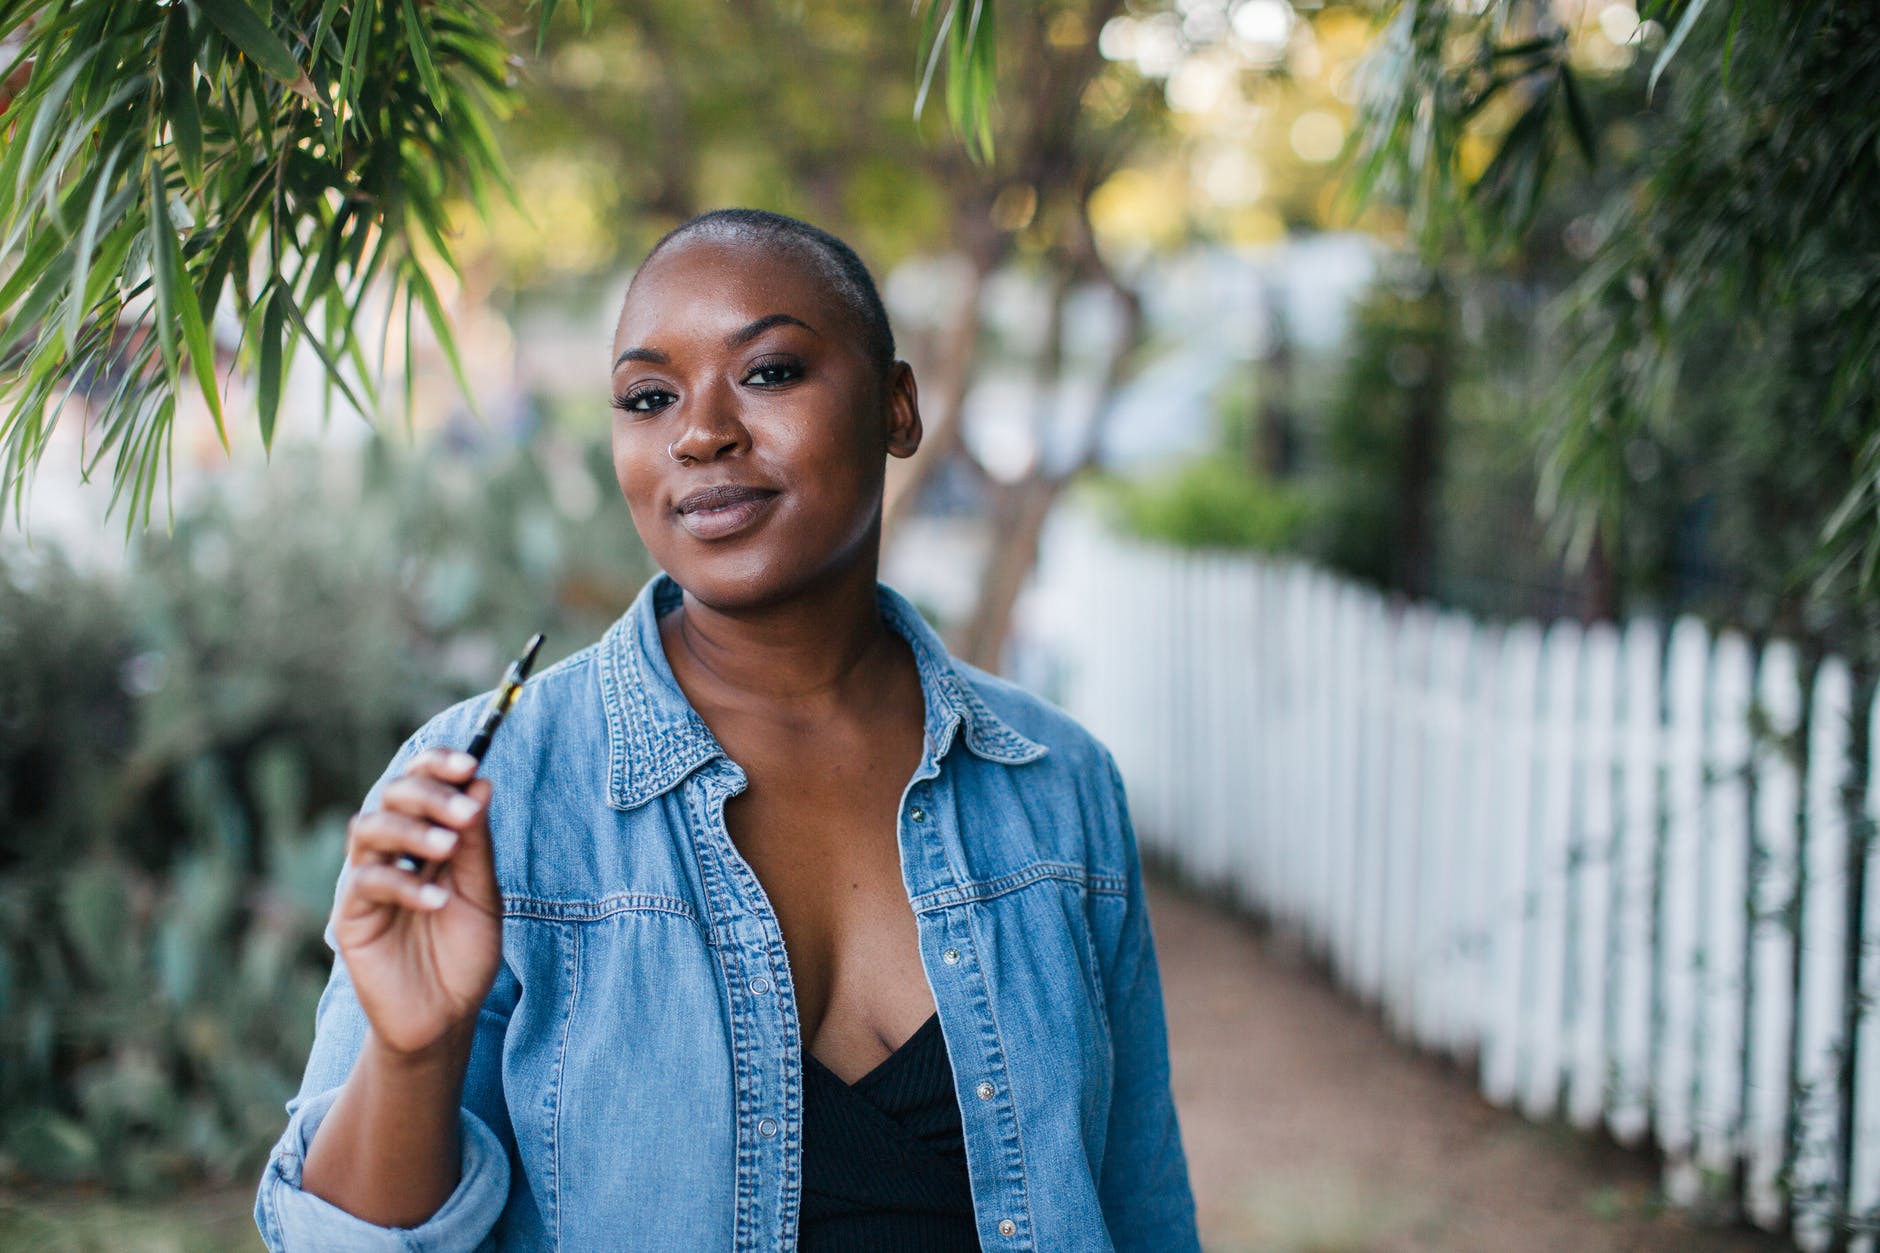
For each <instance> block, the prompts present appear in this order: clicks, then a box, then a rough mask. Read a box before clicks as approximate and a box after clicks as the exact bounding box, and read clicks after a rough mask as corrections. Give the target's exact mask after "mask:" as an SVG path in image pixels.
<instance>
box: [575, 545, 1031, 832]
mask: <svg viewBox="0 0 1880 1253" xmlns="http://www.w3.org/2000/svg"><path fill="white" fill-rule="evenodd" d="M875 587H876V594H877V598H878V601H879V603H880V606H881V614H882V617H883V618H884V619H886V621H887V623H888V625H889V626H890V627H892V628H893V629H894V630H895V631H896V632H897V633H898V634H900V635H901V636H902V637H903V638H905V639H906V640H907V642H908V645H909V646H910V647H911V648H912V649H913V650H914V661H915V664H916V666H917V667H918V669H919V672H920V688H921V694H922V696H923V697H924V698H925V700H926V706H927V716H926V737H927V750H928V752H929V753H931V755H932V760H933V761H934V762H939V761H940V760H941V759H942V758H944V757H945V756H946V754H947V750H948V749H949V748H951V747H952V744H953V736H954V733H955V732H957V731H960V730H961V729H962V728H963V729H964V738H965V741H966V746H967V747H968V748H969V749H971V750H972V751H973V752H974V753H977V754H978V755H979V756H981V757H983V758H985V759H986V760H988V761H996V762H1003V763H1005V764H1007V765H1018V764H1020V763H1023V762H1027V761H1034V760H1036V759H1037V758H1039V757H1042V756H1044V754H1045V751H1046V750H1045V746H1044V745H1042V744H1040V743H1038V742H1037V741H1035V740H1032V739H1028V738H1027V737H1025V736H1023V735H1020V734H1019V733H1018V732H1017V731H1015V730H1013V729H1012V727H1011V725H1010V724H1008V723H1007V722H1006V721H1005V720H1004V719H1002V718H1000V717H999V716H998V715H997V714H996V713H994V712H993V711H992V709H991V708H990V707H989V706H987V704H986V703H985V701H984V699H983V698H981V697H980V695H979V693H978V692H977V691H975V690H974V689H973V686H972V684H970V683H969V682H967V680H966V677H965V676H964V675H962V674H961V673H960V672H959V670H958V668H957V667H956V666H955V665H954V662H953V658H952V657H950V656H949V655H948V654H947V651H946V645H945V644H943V643H942V642H941V640H940V637H939V636H938V635H936V634H935V633H934V630H933V628H932V627H930V626H928V625H927V622H926V619H924V618H922V617H921V616H920V611H919V610H917V609H915V608H914V606H913V604H912V602H910V601H909V600H908V599H907V598H906V597H904V596H902V595H901V594H900V593H899V592H897V591H895V590H894V589H893V588H891V587H889V586H888V585H887V584H885V583H877V584H876V585H875ZM682 595H683V592H682V591H681V589H680V587H679V585H678V584H677V583H675V582H673V580H672V576H671V575H669V574H667V573H666V572H665V571H663V570H662V571H660V572H659V573H658V574H656V575H654V576H653V578H652V580H651V581H650V582H648V583H647V584H646V586H645V587H643V588H641V589H640V594H639V595H638V596H636V597H635V598H634V601H633V604H632V605H631V606H629V607H628V609H627V611H626V612H625V613H624V614H622V615H621V616H620V617H619V619H618V620H616V621H615V622H614V624H613V625H612V626H611V627H609V628H608V629H607V634H606V635H605V636H603V637H602V638H601V644H600V662H601V665H600V681H601V703H602V705H603V707H604V709H605V711H606V715H607V748H608V754H609V757H610V767H611V768H610V769H609V771H608V777H609V779H610V780H611V785H610V788H609V793H608V798H607V799H608V803H609V804H611V805H612V806H613V807H614V808H616V809H632V808H633V807H635V806H636V805H641V804H644V803H645V802H647V801H649V800H652V799H653V798H654V797H656V796H658V795H660V794H661V793H663V792H666V791H668V790H670V789H671V788H673V787H675V786H676V785H677V784H678V783H679V781H680V780H682V779H684V778H685V777H686V776H687V775H688V774H690V773H692V771H694V770H696V769H698V768H699V767H700V766H702V765H704V764H705V763H706V762H708V761H710V760H712V759H713V758H715V757H723V756H725V751H724V749H723V748H722V747H720V746H719V744H718V740H717V737H715V736H713V735H712V733H711V729H710V728H709V727H707V726H706V725H705V720H704V719H703V718H701V717H699V716H698V712H697V711H696V710H694V709H693V708H692V705H691V702H690V701H688V700H686V698H685V693H684V691H683V690H681V689H680V687H679V683H678V680H677V679H675V678H674V677H673V673H672V666H671V664H670V663H669V662H668V661H667V660H666V650H665V646H664V645H663V644H662V643H661V642H660V638H659V619H660V616H661V615H662V614H664V613H665V612H666V611H667V610H669V609H672V608H673V607H674V606H676V605H677V604H678V603H679V600H680V598H681V596H682Z"/></svg>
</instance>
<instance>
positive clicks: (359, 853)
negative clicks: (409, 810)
mask: <svg viewBox="0 0 1880 1253" xmlns="http://www.w3.org/2000/svg"><path fill="white" fill-rule="evenodd" d="M351 834H352V839H351V840H350V842H349V844H348V848H347V853H346V857H347V860H348V861H352V862H386V861H392V860H395V859H396V858H397V857H399V856H400V855H401V854H405V855H409V856H410V857H412V858H413V859H415V860H417V861H441V860H442V859H444V858H446V857H449V856H450V855H451V853H453V852H455V851H456V849H457V845H458V841H459V838H460V837H459V836H458V834H457V833H456V832H455V831H453V830H451V829H450V828H449V827H441V826H438V825H436V824H435V823H430V822H425V821H422V820H421V819H418V818H413V817H411V816H409V815H408V814H401V813H396V812H393V811H391V810H385V809H381V810H379V811H377V812H376V813H370V814H360V815H359V816H358V817H357V818H356V819H354V820H353V823H352V832H351Z"/></svg>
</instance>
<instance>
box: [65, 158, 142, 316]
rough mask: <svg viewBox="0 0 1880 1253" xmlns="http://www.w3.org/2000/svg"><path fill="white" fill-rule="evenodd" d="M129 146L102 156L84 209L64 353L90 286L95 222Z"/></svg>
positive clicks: (73, 253)
mask: <svg viewBox="0 0 1880 1253" xmlns="http://www.w3.org/2000/svg"><path fill="white" fill-rule="evenodd" d="M127 151H128V147H120V148H117V149H114V150H113V151H112V152H111V153H110V154H109V155H108V156H106V157H105V161H104V167H103V168H102V169H101V170H99V171H98V178H97V181H96V182H95V183H94V184H93V185H92V189H91V204H90V206H89V207H88V208H87V209H86V210H85V225H84V226H82V227H80V228H79V232H78V244H77V246H76V247H74V248H73V249H72V303H71V305H70V307H68V308H67V309H66V311H65V350H66V351H67V352H71V351H72V350H73V348H74V346H75V345H76V344H77V343H78V327H79V322H80V321H81V319H82V318H83V316H84V314H85V312H86V309H85V306H86V300H85V291H86V289H87V288H88V287H89V286H90V283H89V279H90V269H91V254H92V249H93V246H94V244H95V243H96V240H97V238H98V223H99V221H100V220H101V219H102V218H103V216H104V206H105V196H106V193H107V192H109V191H110V190H111V180H112V178H113V177H114V176H115V175H116V174H117V164H118V161H119V159H120V158H122V157H123V156H124V154H125V152H127Z"/></svg>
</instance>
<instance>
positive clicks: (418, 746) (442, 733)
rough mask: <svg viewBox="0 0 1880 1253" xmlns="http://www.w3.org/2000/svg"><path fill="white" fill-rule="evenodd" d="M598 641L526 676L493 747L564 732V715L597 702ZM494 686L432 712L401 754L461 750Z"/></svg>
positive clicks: (493, 748)
mask: <svg viewBox="0 0 1880 1253" xmlns="http://www.w3.org/2000/svg"><path fill="white" fill-rule="evenodd" d="M600 647H601V646H600V643H599V641H596V642H595V643H592V644H589V645H587V646H586V647H585V648H582V649H580V650H578V651H576V652H573V653H570V654H569V655H568V656H566V657H563V658H562V659H561V660H560V661H557V662H555V663H554V664H553V665H551V666H547V667H545V668H544V669H542V670H540V671H538V672H537V673H535V674H533V675H531V676H529V679H528V681H527V682H526V683H524V684H523V685H522V691H521V693H520V694H518V696H517V697H516V704H515V707H514V708H512V709H511V710H510V711H509V713H508V714H506V715H505V716H504V718H503V730H502V733H501V735H499V736H498V737H497V740H496V745H493V746H492V751H495V747H496V746H511V745H519V744H521V743H523V742H527V741H531V740H534V739H537V738H539V737H540V736H542V735H543V734H545V733H546V732H547V731H548V730H549V729H550V728H551V727H555V728H557V729H559V730H564V731H565V730H566V726H567V720H568V714H569V713H570V712H571V711H573V710H577V709H581V708H584V707H590V706H593V705H594V704H595V700H594V692H595V688H596V684H597V683H598V678H597V675H596V671H597V669H598V665H599V652H600ZM495 695H496V689H495V688H493V687H492V688H489V689H487V690H485V691H482V692H478V693H477V694H476V695H474V696H467V697H465V698H464V699H463V700H460V701H458V702H457V703H456V704H454V705H451V706H449V707H448V708H445V709H442V710H439V711H438V712H437V713H435V714H433V715H432V716H431V717H430V718H429V719H427V720H426V721H425V723H424V724H423V725H422V726H420V727H419V728H418V729H417V730H416V731H414V732H412V734H411V738H410V739H408V740H406V741H405V746H404V748H403V749H401V750H400V756H401V757H404V756H410V755H413V754H416V753H419V752H422V751H423V750H425V749H427V748H435V747H438V746H439V745H443V746H447V747H450V748H462V747H463V746H464V745H466V744H468V743H469V742H470V737H471V736H472V735H473V734H475V731H476V725H477V723H478V721H480V720H481V719H482V717H483V711H484V710H486V709H488V708H489V704H490V699H491V698H492V697H493V696H495Z"/></svg>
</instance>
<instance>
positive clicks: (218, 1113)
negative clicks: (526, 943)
mask: <svg viewBox="0 0 1880 1253" xmlns="http://www.w3.org/2000/svg"><path fill="white" fill-rule="evenodd" d="M226 487H227V490H224V491H220V492H217V493H215V494H214V495H213V496H211V497H210V498H209V499H207V500H205V501H203V502H202V503H201V504H199V505H197V506H194V507H192V508H190V509H188V510H186V511H183V512H180V513H179V516H178V518H177V520H176V525H175V528H174V531H173V532H172V533H171V534H170V535H167V536H164V535H160V534H153V535H151V536H149V537H147V538H146V539H145V540H144V541H143V542H142V543H141V544H140V545H139V546H138V548H137V549H136V550H135V551H134V553H133V554H132V560H131V561H130V562H129V570H128V573H126V574H125V575H123V576H122V577H106V576H103V575H88V574H84V573H80V572H77V571H74V570H73V569H72V568H71V567H70V566H69V565H68V564H67V563H65V562H63V561H60V560H59V559H58V558H57V556H56V554H55V555H51V556H46V555H43V554H42V555H37V556H31V557H29V556H27V555H26V554H24V553H22V552H17V551H12V552H8V551H0V607H3V608H0V1181H19V1180H25V1179H40V1180H48V1181H64V1182H75V1181H86V1182H94V1183H99V1184H103V1185H105V1186H107V1187H109V1188H112V1189H114V1190H117V1191H122V1192H141V1193H148V1192H151V1191H153V1190H156V1189H160V1188H163V1187H167V1186H172V1185H174V1184H176V1183H179V1182H184V1181H199V1180H210V1181H216V1180H227V1179H233V1178H238V1177H241V1176H244V1175H247V1174H249V1173H251V1172H253V1171H254V1170H256V1169H258V1166H259V1161H260V1158H261V1155H262V1154H263V1153H264V1152H265V1150H266V1148H267V1146H268V1144H269V1143H270V1142H271V1141H272V1140H273V1138H274V1136H275V1135H277V1134H278V1132H279V1129H280V1125H281V1123H282V1120H283V1117H284V1115H283V1111H282V1104H283V1103H284V1102H285V1100H286V1099H287V1097H288V1095H289V1094H290V1093H291V1092H292V1091H293V1088H294V1086H295V1085H296V1083H297V1082H298V1079H299V1074H300V1070H301V1067H302V1065H303V1064H304V1060H305V1055H306V1049H307V1046H308V1044H309V1043H310V1041H311V1035H312V1015H313V1007H314V1004H315V1002H316V1000H317V998H318V996H319V992H320V988H321V986H322V985H323V983H324V980H325V978H326V973H327V970H328V967H329V965H330V962H331V954H330V953H329V952H328V951H327V950H326V948H325V946H324V944H323V943H322V942H321V938H320V936H321V930H322V928H323V926H324V924H325V918H326V912H327V909H328V907H329V906H330V903H331V893H332V887H333V881H334V877H335V875H336V874H337V872H338V869H339V863H340V858H341V853H342V850H343V847H344V840H345V822H346V818H347V817H348V816H349V815H350V814H351V812H352V811H353V810H354V809H355V808H356V807H357V806H358V803H359V801H360V799H361V797H362V796H363V795H364V792H365V790H366V788H367V787H368V786H369V785H370V783H371V781H372V780H373V779H374V778H375V777H376V776H377V775H378V773H379V772H380V771H381V770H382V769H383V768H384V765H385V762H386V761H387V760H388V759H389V757H390V756H391V754H392V752H393V750H394V749H395V748H396V747H397V745H398V743H399V741H400V740H402V739H403V738H404V737H405V736H406V735H407V734H409V733H410V732H411V730H412V729H413V728H414V727H415V726H416V725H417V724H418V723H420V722H421V721H423V720H424V719H425V718H426V717H428V716H429V715H430V714H432V713H434V712H436V711H437V710H438V709H440V708H442V707H443V706H444V705H445V704H447V703H449V702H451V701H454V700H457V699H459V698H461V697H463V696H466V695H469V694H472V693H474V692H476V691H479V690H483V689H485V688H488V687H489V686H490V685H492V684H493V683H494V681H495V680H496V678H497V677H498V675H499V673H500V670H501V668H502V665H503V664H504V662H506V661H507V659H508V658H509V656H510V655H511V654H513V653H514V652H515V650H516V649H517V648H518V647H519V646H520V645H521V644H522V642H523V641H524V640H525V639H526V638H527V637H528V635H529V634H530V633H531V632H533V631H536V630H544V631H546V632H548V636H549V640H548V644H547V645H546V646H545V648H544V650H543V656H542V658H541V659H540V661H539V663H538V664H540V665H546V664H548V663H550V662H552V661H553V660H554V659H555V658H556V657H558V656H561V655H565V654H566V653H568V652H571V651H573V650H574V649H576V648H579V647H582V646H583V645H585V644H587V643H589V642H591V641H592V640H593V639H594V638H596V637H597V636H598V635H599V634H600V632H601V631H602V630H603V629H605V627H606V625H607V624H608V623H609V622H610V621H612V619H613V618H614V617H616V616H617V615H618V614H619V613H620V612H621V611H622V610H624V609H625V607H626V605H627V604H628V603H629V601H630V600H631V598H632V596H633V594H634V593H635V592H636V591H637V590H638V588H639V586H640V585H641V583H643V582H644V580H645V578H646V577H647V576H648V574H650V572H651V565H650V562H649V561H648V559H647V558H646V556H645V554H644V551H643V550H642V549H641V547H640V545H639V541H638V539H637V537H636V536H635V534H634V532H633V527H632V523H631V520H630V518H629V517H628V515H627V511H626V506H625V503H624V502H623V501H622V500H621V499H620V495H619V490H618V488H617V487H616V486H615V484H614V480H613V472H612V466H611V462H610V460H609V458H608V455H607V450H606V448H605V447H604V446H601V445H599V444H595V443H593V442H587V441H580V440H576V439H574V438H572V437H570V436H567V435H565V434H563V433H562V432H560V431H559V430H558V429H556V428H553V427H550V428H549V429H547V430H545V431H543V432H541V433H539V434H537V435H534V436H531V437H530V439H529V440H528V442H527V443H526V444H510V445H503V446H496V447H487V448H484V449H481V450H464V449H461V448H452V447H450V446H448V445H446V444H443V443H441V442H440V443H439V444H437V445H434V446H432V447H430V448H429V449H427V450H426V451H424V452H422V453H411V452H408V451H399V450H397V449H395V448H393V447H391V446H389V445H386V444H383V443H374V444H372V445H369V446H368V447H367V448H366V449H365V450H364V451H363V453H362V454H361V455H360V456H359V457H358V459H357V460H356V461H355V460H347V459H340V460H333V461H329V462H327V463H325V464H320V463H316V462H314V461H313V460H311V459H309V460H308V461H307V462H306V463H305V464H300V465H294V464H288V463H285V462H284V461H283V459H281V458H279V457H278V456H277V460H276V464H275V465H274V466H273V467H272V468H270V469H269V470H268V471H267V473H266V475H265V476H262V477H260V478H259V479H258V480H252V481H251V480H247V479H243V478H239V477H231V479H230V480H229V482H228V483H227V485H226Z"/></svg>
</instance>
